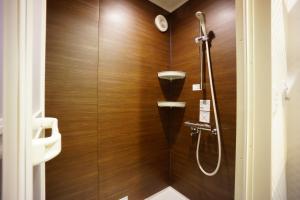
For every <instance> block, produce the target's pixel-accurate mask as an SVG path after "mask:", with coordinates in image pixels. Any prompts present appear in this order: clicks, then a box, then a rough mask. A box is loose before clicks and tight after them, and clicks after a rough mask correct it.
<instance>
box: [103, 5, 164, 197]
mask: <svg viewBox="0 0 300 200" xmlns="http://www.w3.org/2000/svg"><path fill="white" fill-rule="evenodd" d="M162 13H165V12H164V11H162V10H161V9H159V8H158V7H156V6H154V5H153V4H152V3H150V2H148V1H140V0H130V1H120V0H101V3H100V24H99V26H100V51H99V55H100V56H99V71H98V74H99V87H98V88H99V91H98V96H99V99H98V105H99V113H98V116H99V129H98V135H99V138H98V139H99V157H98V162H99V191H100V194H99V195H100V196H99V199H101V200H102V199H103V200H116V199H120V198H121V197H124V196H127V195H128V196H129V199H133V200H140V199H144V198H145V197H147V196H150V195H152V194H154V193H156V192H158V191H160V190H161V189H163V188H164V187H166V186H167V185H168V172H169V151H168V143H167V139H166V135H165V133H164V124H163V123H162V121H163V120H164V117H165V116H166V115H164V114H163V113H164V111H162V113H160V112H159V110H158V108H157V104H156V102H157V100H159V99H163V98H164V97H163V94H162V90H161V88H160V84H159V80H158V78H157V72H158V71H161V70H165V69H167V68H168V65H169V33H161V32H159V31H158V30H157V29H156V28H155V26H154V18H155V16H156V15H157V14H162Z"/></svg>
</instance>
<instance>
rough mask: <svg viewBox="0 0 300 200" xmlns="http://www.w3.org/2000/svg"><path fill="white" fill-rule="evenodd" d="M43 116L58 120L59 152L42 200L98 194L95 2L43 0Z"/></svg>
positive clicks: (73, 199)
mask: <svg viewBox="0 0 300 200" xmlns="http://www.w3.org/2000/svg"><path fill="white" fill-rule="evenodd" d="M47 6H48V8H47V9H48V10H47V44H46V45H47V49H46V115H47V116H53V117H57V118H58V120H59V129H60V131H61V134H62V152H61V154H60V155H59V156H58V157H56V158H55V159H53V160H51V161H49V162H47V165H46V194H47V200H51V199H53V200H60V199H61V200H77V199H78V200H83V199H84V200H94V199H97V195H98V187H97V184H98V167H97V153H98V152H97V148H98V147H97V138H98V136H97V117H98V116H97V107H98V104H97V87H98V85H97V66H98V19H99V2H98V0H48V5H47Z"/></svg>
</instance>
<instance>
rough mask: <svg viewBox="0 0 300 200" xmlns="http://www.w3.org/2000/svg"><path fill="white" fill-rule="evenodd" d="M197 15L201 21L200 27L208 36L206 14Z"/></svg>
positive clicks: (199, 12) (199, 13)
mask: <svg viewBox="0 0 300 200" xmlns="http://www.w3.org/2000/svg"><path fill="white" fill-rule="evenodd" d="M195 15H196V17H197V18H198V19H199V21H200V27H201V29H202V32H203V34H204V35H206V34H207V33H206V28H205V14H204V12H201V11H198V12H196V14H195Z"/></svg>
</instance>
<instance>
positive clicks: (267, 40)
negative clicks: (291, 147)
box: [235, 0, 272, 200]
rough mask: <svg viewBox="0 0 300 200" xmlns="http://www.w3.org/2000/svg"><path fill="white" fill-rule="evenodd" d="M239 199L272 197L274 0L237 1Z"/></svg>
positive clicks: (237, 151)
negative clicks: (272, 9) (272, 13)
mask: <svg viewBox="0 0 300 200" xmlns="http://www.w3.org/2000/svg"><path fill="white" fill-rule="evenodd" d="M236 44H237V127H236V128H237V134H236V170H235V172H236V175H235V177H236V178H235V199H236V200H256V199H266V200H268V199H271V121H272V111H271V110H272V109H271V102H272V97H271V95H272V87H271V72H272V71H271V0H266V1H261V0H236Z"/></svg>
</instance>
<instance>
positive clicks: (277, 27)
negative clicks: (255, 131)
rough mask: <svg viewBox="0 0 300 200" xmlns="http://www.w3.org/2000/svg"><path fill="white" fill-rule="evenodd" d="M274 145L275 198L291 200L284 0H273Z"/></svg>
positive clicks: (272, 172) (274, 199) (272, 173)
mask: <svg viewBox="0 0 300 200" xmlns="http://www.w3.org/2000/svg"><path fill="white" fill-rule="evenodd" d="M271 13H272V18H271V21H272V22H271V23H272V29H271V34H272V135H271V138H272V145H271V153H272V157H271V179H272V180H271V192H272V199H273V200H285V199H287V192H286V122H285V121H286V120H285V119H286V116H285V115H286V105H285V99H284V97H283V91H284V86H285V80H286V77H287V50H286V20H285V18H286V15H285V9H284V2H283V0H272V12H271Z"/></svg>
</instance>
